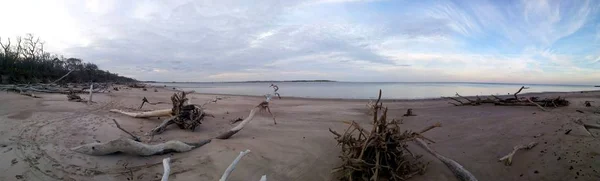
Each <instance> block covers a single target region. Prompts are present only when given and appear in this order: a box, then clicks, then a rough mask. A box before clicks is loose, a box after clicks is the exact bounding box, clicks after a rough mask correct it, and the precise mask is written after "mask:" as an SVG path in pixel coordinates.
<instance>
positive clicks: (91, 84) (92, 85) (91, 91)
mask: <svg viewBox="0 0 600 181" xmlns="http://www.w3.org/2000/svg"><path fill="white" fill-rule="evenodd" d="M93 90H94V84H93V83H90V90H89V91H90V94H89V96H88V100H87V104H88V105H90V104H92V95H93V94H94V91H93Z"/></svg>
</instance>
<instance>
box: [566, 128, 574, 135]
mask: <svg viewBox="0 0 600 181" xmlns="http://www.w3.org/2000/svg"><path fill="white" fill-rule="evenodd" d="M571 131H573V129H568V130H567V131H565V134H569V133H571Z"/></svg>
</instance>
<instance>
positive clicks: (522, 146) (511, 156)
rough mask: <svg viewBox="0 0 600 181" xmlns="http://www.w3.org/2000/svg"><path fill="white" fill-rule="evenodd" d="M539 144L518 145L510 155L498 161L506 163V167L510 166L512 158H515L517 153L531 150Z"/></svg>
mask: <svg viewBox="0 0 600 181" xmlns="http://www.w3.org/2000/svg"><path fill="white" fill-rule="evenodd" d="M537 144H538V143H537V142H531V143H529V144H527V145H517V146H515V147H514V148H513V150H512V151H511V152H510V153H509V154H508V155H506V156H503V157H502V158H500V159H498V161H504V165H506V166H509V165H511V164H512V158H513V156H515V153H517V151H519V150H521V149H524V150H529V149H531V148H533V147H534V146H535V145H537Z"/></svg>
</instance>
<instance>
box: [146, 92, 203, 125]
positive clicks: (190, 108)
mask: <svg viewBox="0 0 600 181" xmlns="http://www.w3.org/2000/svg"><path fill="white" fill-rule="evenodd" d="M171 101H172V102H173V108H172V109H171V114H174V115H175V116H173V117H171V118H169V119H166V120H164V121H163V122H162V123H161V124H160V125H159V126H157V127H156V128H154V129H152V131H151V132H150V135H156V134H160V133H162V132H163V131H164V130H165V129H166V128H167V126H169V125H171V124H176V125H177V126H178V127H179V128H181V129H187V130H191V131H194V130H195V129H196V127H197V126H198V125H200V124H202V122H201V121H202V119H204V116H206V115H205V114H204V110H203V109H202V107H201V106H198V105H194V104H190V105H186V102H187V101H188V99H187V98H186V94H185V92H180V93H175V94H173V96H171Z"/></svg>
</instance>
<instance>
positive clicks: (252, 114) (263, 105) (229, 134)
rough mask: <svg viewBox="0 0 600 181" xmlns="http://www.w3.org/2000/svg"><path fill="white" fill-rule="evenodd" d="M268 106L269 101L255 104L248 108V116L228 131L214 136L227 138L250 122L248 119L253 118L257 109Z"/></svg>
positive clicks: (264, 108)
mask: <svg viewBox="0 0 600 181" xmlns="http://www.w3.org/2000/svg"><path fill="white" fill-rule="evenodd" d="M268 108H269V102H267V101H263V102H261V103H260V104H258V105H257V106H255V107H254V108H252V109H251V110H250V114H248V117H246V118H245V119H244V120H242V122H241V123H240V124H238V125H237V126H235V127H233V128H231V129H230V130H229V131H227V132H225V133H222V134H221V135H219V136H217V137H216V138H217V139H229V138H230V137H231V136H233V135H234V134H236V133H237V132H239V131H240V130H242V129H243V128H244V126H245V125H246V124H248V123H250V121H252V119H254V115H256V112H257V111H261V110H268Z"/></svg>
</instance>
